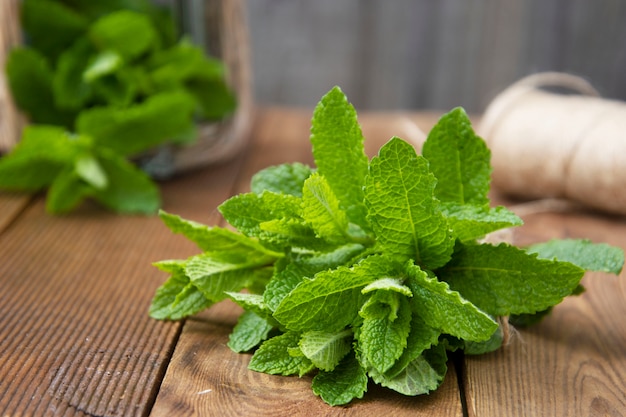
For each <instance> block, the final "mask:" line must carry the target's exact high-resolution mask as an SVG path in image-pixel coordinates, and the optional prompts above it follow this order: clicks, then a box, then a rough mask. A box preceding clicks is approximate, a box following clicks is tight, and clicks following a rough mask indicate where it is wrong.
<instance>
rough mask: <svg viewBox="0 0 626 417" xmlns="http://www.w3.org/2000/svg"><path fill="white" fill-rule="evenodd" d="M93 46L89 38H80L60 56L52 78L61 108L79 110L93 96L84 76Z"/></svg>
mask: <svg viewBox="0 0 626 417" xmlns="http://www.w3.org/2000/svg"><path fill="white" fill-rule="evenodd" d="M93 53H94V50H93V47H92V46H91V44H90V43H89V41H88V40H87V39H82V38H80V39H78V40H77V41H76V42H74V44H73V45H72V47H71V48H68V49H67V50H66V51H64V52H63V53H62V54H61V55H60V56H59V60H58V64H57V68H56V71H55V73H54V77H53V80H52V90H53V91H54V102H55V105H57V106H58V107H59V108H62V109H67V110H71V111H76V112H78V111H79V110H80V109H81V107H83V106H86V105H87V104H88V103H89V100H90V99H91V98H92V96H93V89H92V88H91V86H90V85H89V84H87V82H86V80H85V79H84V78H83V73H84V72H85V69H86V68H87V66H88V64H89V61H90V60H91V56H92V54H93Z"/></svg>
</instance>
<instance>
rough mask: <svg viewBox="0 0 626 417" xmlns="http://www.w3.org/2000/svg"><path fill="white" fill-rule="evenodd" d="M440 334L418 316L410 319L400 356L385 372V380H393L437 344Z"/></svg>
mask: <svg viewBox="0 0 626 417" xmlns="http://www.w3.org/2000/svg"><path fill="white" fill-rule="evenodd" d="M440 334H441V332H440V331H439V330H437V329H434V328H433V327H431V326H429V325H427V324H426V323H425V322H424V321H423V320H422V319H421V318H420V317H419V316H418V315H416V314H414V315H413V317H412V319H411V329H410V331H409V336H408V337H407V341H406V348H405V349H404V351H403V352H402V356H400V357H399V358H398V360H396V362H395V363H394V364H393V366H392V367H391V368H389V369H388V370H387V371H386V372H385V378H387V379H393V378H395V377H396V376H398V375H399V374H400V372H402V371H404V370H405V369H406V367H407V366H408V365H409V364H410V363H411V362H413V361H414V360H415V359H417V358H418V357H420V356H421V355H422V353H423V352H424V351H425V350H426V349H428V348H430V347H431V346H433V345H436V344H437V341H438V339H439V335H440Z"/></svg>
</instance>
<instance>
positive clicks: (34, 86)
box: [6, 34, 74, 127]
mask: <svg viewBox="0 0 626 417" xmlns="http://www.w3.org/2000/svg"><path fill="white" fill-rule="evenodd" d="M48 37H51V36H49V34H48ZM6 73H7V79H8V83H9V87H10V89H11V95H12V97H13V99H14V100H15V103H16V104H17V106H18V107H19V108H20V109H21V110H22V111H23V112H24V113H26V114H27V115H28V117H29V119H30V122H31V123H41V124H53V125H60V126H65V127H70V126H71V125H72V124H73V120H74V113H73V112H71V111H67V110H61V109H57V107H56V104H55V99H54V95H53V93H52V78H53V71H52V68H51V67H50V65H49V64H48V62H47V61H46V58H45V57H44V56H43V55H42V54H41V53H39V52H37V51H35V50H33V49H29V48H15V49H13V50H11V52H10V53H9V56H8V58H7V63H6Z"/></svg>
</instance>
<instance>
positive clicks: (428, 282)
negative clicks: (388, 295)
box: [406, 264, 498, 341]
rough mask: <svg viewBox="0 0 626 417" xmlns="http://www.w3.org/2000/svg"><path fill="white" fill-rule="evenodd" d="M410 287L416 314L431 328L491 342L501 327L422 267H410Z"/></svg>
mask: <svg viewBox="0 0 626 417" xmlns="http://www.w3.org/2000/svg"><path fill="white" fill-rule="evenodd" d="M406 271H407V274H408V280H407V285H408V286H409V288H410V289H411V292H412V293H413V298H412V300H411V306H412V308H413V311H415V313H416V314H417V315H418V316H419V317H420V318H422V319H423V320H424V321H425V322H426V323H427V324H428V325H429V326H431V327H434V328H436V329H441V331H442V332H443V333H447V334H451V335H453V336H457V337H459V338H462V339H467V340H476V341H481V340H487V339H489V337H490V336H491V335H492V334H493V332H495V331H496V329H497V328H498V324H497V323H496V322H495V321H493V320H492V319H491V318H490V317H489V316H488V315H487V314H485V313H484V312H482V311H480V310H479V309H478V308H476V306H475V305H473V304H472V303H470V302H469V301H467V300H465V299H464V298H463V297H462V296H461V295H460V294H459V293H458V292H456V291H452V290H451V289H450V288H449V287H448V284H447V283H446V282H441V281H438V280H437V278H436V277H430V276H428V273H426V272H425V271H422V270H421V269H420V268H419V267H418V266H416V265H412V264H408V265H407V267H406Z"/></svg>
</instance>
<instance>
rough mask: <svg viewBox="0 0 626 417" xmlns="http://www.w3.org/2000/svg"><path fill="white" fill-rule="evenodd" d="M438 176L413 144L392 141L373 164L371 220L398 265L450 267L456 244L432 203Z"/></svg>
mask: <svg viewBox="0 0 626 417" xmlns="http://www.w3.org/2000/svg"><path fill="white" fill-rule="evenodd" d="M435 183H436V180H435V177H434V176H433V175H432V173H430V172H429V171H428V162H427V161H426V159H424V158H422V157H421V156H417V155H416V154H415V150H414V149H413V147H412V146H411V145H409V144H408V143H406V142H404V141H402V140H401V139H398V138H393V139H391V140H390V141H389V142H388V143H387V144H385V145H384V146H383V147H382V148H381V149H380V152H379V156H377V157H375V158H373V159H372V161H371V163H370V171H369V175H368V176H367V179H366V182H365V203H366V205H367V208H368V219H369V221H370V222H371V224H372V228H373V230H374V232H375V233H376V236H377V240H378V242H379V244H380V245H381V246H382V247H383V248H384V249H385V251H386V252H387V253H389V254H391V255H393V256H394V257H395V258H397V259H398V260H399V261H404V260H407V259H413V260H415V261H416V262H417V263H418V264H419V265H422V266H424V267H425V268H428V269H433V268H437V267H440V266H443V265H445V263H446V262H448V260H449V259H450V255H451V254H452V250H453V246H454V241H453V239H452V238H451V236H450V234H449V232H448V227H447V223H446V220H445V219H444V218H443V216H442V215H441V213H440V212H439V211H438V207H437V201H436V200H435V199H434V198H433V189H434V187H435Z"/></svg>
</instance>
